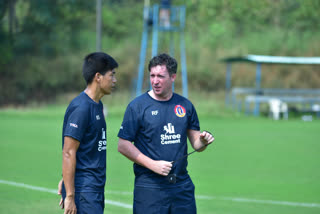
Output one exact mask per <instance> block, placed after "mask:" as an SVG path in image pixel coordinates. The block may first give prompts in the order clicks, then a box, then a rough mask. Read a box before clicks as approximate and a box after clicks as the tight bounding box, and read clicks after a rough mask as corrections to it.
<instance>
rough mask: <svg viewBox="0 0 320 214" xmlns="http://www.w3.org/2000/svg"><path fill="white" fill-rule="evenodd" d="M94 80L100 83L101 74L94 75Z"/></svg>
mask: <svg viewBox="0 0 320 214" xmlns="http://www.w3.org/2000/svg"><path fill="white" fill-rule="evenodd" d="M94 79H95V80H96V81H97V82H100V80H101V74H100V73H98V72H97V73H96V74H95V75H94Z"/></svg>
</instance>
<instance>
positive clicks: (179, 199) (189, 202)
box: [170, 180, 197, 214]
mask: <svg viewBox="0 0 320 214" xmlns="http://www.w3.org/2000/svg"><path fill="white" fill-rule="evenodd" d="M194 189H195V188H194V185H193V183H192V181H191V180H190V181H189V182H187V183H185V184H183V185H181V186H179V187H177V188H174V189H172V190H171V194H170V195H171V196H172V202H171V204H172V206H171V212H170V213H172V214H176V213H183V214H196V213H197V207H196V200H195V197H194Z"/></svg>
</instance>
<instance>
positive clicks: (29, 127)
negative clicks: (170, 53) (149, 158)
mask: <svg viewBox="0 0 320 214" xmlns="http://www.w3.org/2000/svg"><path fill="white" fill-rule="evenodd" d="M194 104H195V106H196V108H197V110H198V114H199V119H200V125H201V129H206V130H210V131H212V132H213V133H214V135H215V138H216V140H215V143H214V144H213V145H210V146H209V147H208V148H207V150H206V151H204V152H202V153H196V154H193V155H191V156H190V157H189V159H188V160H189V166H188V170H189V173H190V175H191V178H192V179H193V182H194V183H195V186H196V197H197V209H198V213H199V214H225V213H228V214H250V213H252V214H256V213H260V214H261V213H262V214H264V213H265V214H267V213H281V214H295V213H296V214H298V213H299V214H300V213H303V214H316V213H320V170H319V166H320V143H319V142H320V141H319V139H320V132H319V128H320V120H314V121H312V122H303V121H301V120H299V119H289V120H288V121H272V120H270V119H268V118H252V117H244V116H241V115H237V114H229V113H226V112H225V111H222V110H221V109H222V108H221V109H219V108H217V107H216V106H215V105H216V104H210V103H201V102H197V101H195V102H194ZM125 106H126V105H120V106H119V105H115V104H114V105H110V108H109V113H108V116H107V126H108V130H107V134H108V137H107V138H108V147H107V184H106V194H105V196H106V200H107V204H106V208H105V213H106V214H117V213H119V214H120V213H121V214H126V213H132V210H131V209H130V206H131V205H132V198H133V197H132V191H133V179H134V176H133V169H132V163H131V162H130V161H129V160H127V159H126V158H125V157H123V156H122V155H120V154H119V153H118V152H117V133H118V130H119V127H120V124H121V121H122V117H123V112H124V109H125ZM66 107H67V105H59V106H48V107H44V108H36V109H23V110H21V109H20V110H17V109H6V110H1V111H0V169H1V175H0V213H6V214H17V213H24V214H28V213H30V214H31V213H32V214H37V213H48V214H49V213H62V211H61V210H60V208H59V207H58V202H59V196H58V195H56V194H54V190H55V189H57V184H58V181H59V179H60V178H61V130H62V120H63V115H64V111H65V108H66ZM190 151H192V150H191V149H190V150H189V152H190ZM10 182H11V183H10ZM13 182H15V183H13ZM27 185H29V186H27ZM40 187H42V188H44V189H41V188H40Z"/></svg>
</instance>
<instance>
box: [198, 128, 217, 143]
mask: <svg viewBox="0 0 320 214" xmlns="http://www.w3.org/2000/svg"><path fill="white" fill-rule="evenodd" d="M200 141H201V143H203V144H204V145H208V144H210V143H212V142H213V141H214V137H213V135H212V134H211V133H210V132H208V131H203V132H202V133H201V134H200Z"/></svg>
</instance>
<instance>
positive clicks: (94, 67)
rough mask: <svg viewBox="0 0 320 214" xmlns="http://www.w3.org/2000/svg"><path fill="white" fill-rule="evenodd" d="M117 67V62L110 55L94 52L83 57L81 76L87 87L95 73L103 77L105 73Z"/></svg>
mask: <svg viewBox="0 0 320 214" xmlns="http://www.w3.org/2000/svg"><path fill="white" fill-rule="evenodd" d="M117 67H118V63H117V61H116V60H115V59H113V58H112V57H111V56H110V55H108V54H106V53H103V52H94V53H90V54H88V55H87V56H86V57H85V59H84V63H83V67H82V75H83V78H84V79H85V81H86V83H87V85H88V84H90V83H92V81H93V78H94V76H95V75H96V73H100V74H102V75H105V73H107V72H108V71H111V70H113V69H115V68H117Z"/></svg>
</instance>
